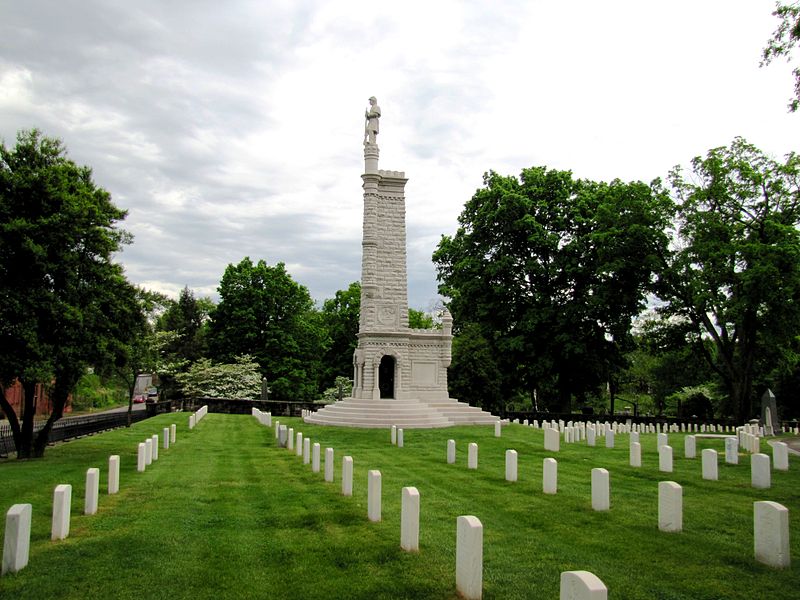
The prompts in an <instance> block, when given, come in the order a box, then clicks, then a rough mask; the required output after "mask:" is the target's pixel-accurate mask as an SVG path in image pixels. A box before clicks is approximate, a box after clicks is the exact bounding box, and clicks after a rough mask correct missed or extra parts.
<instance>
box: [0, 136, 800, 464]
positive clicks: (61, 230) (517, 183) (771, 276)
mask: <svg viewBox="0 0 800 600" xmlns="http://www.w3.org/2000/svg"><path fill="white" fill-rule="evenodd" d="M124 217H125V211H123V210H121V209H119V208H117V207H116V206H114V204H113V203H112V202H111V198H110V195H109V194H108V192H106V191H105V190H103V189H102V188H99V187H98V186H97V185H96V184H95V183H94V182H93V181H92V177H91V170H90V169H89V168H87V167H79V166H77V165H75V164H74V163H73V162H72V161H71V160H69V159H68V158H67V156H66V152H65V151H64V148H63V146H62V145H61V143H60V142H59V141H57V140H53V139H49V138H46V137H44V136H42V135H41V134H40V133H39V132H38V131H29V132H21V133H20V134H19V136H18V139H17V143H16V146H15V147H14V148H6V147H5V146H4V145H2V146H0V385H1V386H2V392H3V393H2V394H0V408H1V409H2V411H3V413H4V414H5V415H6V416H7V418H8V420H9V424H10V426H11V429H12V432H13V435H14V440H15V444H16V447H17V450H18V456H19V457H20V458H26V457H32V456H41V455H42V453H43V452H44V448H45V445H46V442H47V436H48V434H49V431H50V429H51V427H52V425H53V423H54V422H55V421H57V420H58V419H59V418H61V416H62V414H63V410H64V407H65V405H66V402H67V399H68V397H69V394H70V393H71V392H72V391H73V390H74V389H75V387H76V384H77V383H78V381H79V380H80V379H81V377H82V376H84V375H85V374H86V373H87V371H88V370H89V369H91V370H93V372H94V373H95V374H97V375H99V376H102V377H111V376H115V377H117V378H118V379H119V380H121V381H124V382H125V385H126V386H127V388H128V391H129V394H128V396H129V398H131V401H132V396H133V389H134V385H135V383H136V379H137V376H138V375H140V374H142V373H158V375H159V377H160V380H161V391H162V392H163V393H164V394H166V395H167V396H178V395H180V394H184V393H189V394H200V395H203V394H208V395H217V394H223V395H230V396H241V397H257V396H258V395H259V394H260V393H261V388H262V384H263V381H264V379H265V378H266V380H267V381H268V384H269V390H270V397H271V398H274V399H280V400H304V401H310V400H316V399H318V398H319V397H320V396H321V395H323V396H326V397H331V396H332V394H331V393H330V388H333V387H335V385H336V383H337V378H341V377H345V378H349V377H351V374H352V362H351V361H352V354H353V350H354V348H355V345H356V343H357V338H356V333H357V331H358V313H359V302H360V286H359V284H358V283H357V282H356V283H352V284H350V285H349V286H348V287H347V288H346V289H343V290H340V291H338V292H336V294H335V295H334V297H333V298H331V299H329V300H326V301H325V302H324V303H323V305H322V306H321V307H319V308H318V307H316V306H315V305H314V302H313V301H312V299H311V297H310V295H309V293H308V290H307V289H306V288H305V287H304V286H303V285H301V284H299V283H297V282H295V281H294V280H293V279H292V277H291V276H290V274H289V273H288V272H287V271H286V269H285V266H284V265H283V264H282V263H277V264H276V265H275V266H270V265H268V264H267V263H266V262H265V261H263V260H260V261H258V262H253V261H252V260H251V259H250V258H247V257H245V258H244V259H243V260H242V261H240V262H239V263H238V264H231V265H228V267H227V268H226V269H225V272H224V273H223V274H222V278H221V281H220V284H219V288H218V290H219V297H220V300H219V303H218V304H216V305H215V304H214V303H213V302H212V301H211V300H210V299H208V298H197V297H195V295H194V293H193V292H192V291H191V290H190V289H189V288H185V289H184V290H183V291H182V292H181V294H180V297H179V298H178V299H177V300H171V299H169V298H166V297H165V296H163V295H161V294H157V293H154V292H151V291H147V290H143V289H140V288H138V287H136V286H134V285H132V284H130V283H129V282H128V281H127V280H126V278H125V276H124V273H123V271H122V268H121V267H120V265H119V264H117V263H115V262H114V261H113V260H112V257H113V255H114V253H115V252H117V251H119V250H120V249H121V248H122V246H123V245H124V244H126V243H129V242H130V240H131V238H130V236H129V235H128V234H127V233H126V232H125V231H124V230H123V229H121V228H120V227H119V224H120V222H121V221H122V220H123V219H124ZM459 224H460V226H459V229H458V230H457V232H456V233H455V235H453V236H444V237H443V238H442V239H441V241H440V243H439V245H438V248H437V249H436V251H435V253H434V256H433V259H434V262H435V264H436V268H437V271H438V278H439V281H440V291H441V293H442V294H443V295H444V296H446V297H447V298H448V299H449V301H448V306H449V309H450V311H451V312H452V314H453V316H454V319H455V327H456V330H455V339H454V342H453V359H452V366H451V374H450V384H451V394H452V395H453V396H455V397H458V398H460V399H462V400H466V401H469V402H471V403H473V404H478V405H481V406H483V407H484V408H487V409H490V410H503V409H507V408H515V407H516V408H520V407H527V408H530V409H533V410H545V409H546V410H551V411H568V410H574V409H576V408H584V407H589V406H591V407H593V408H598V409H601V410H608V411H611V412H614V411H615V410H616V408H618V407H619V406H620V405H621V404H622V403H624V405H625V406H627V405H629V404H632V405H634V406H637V405H640V406H642V407H646V409H647V410H648V411H652V412H655V413H662V412H674V413H683V414H687V415H688V414H701V415H705V416H712V415H717V416H733V417H736V418H738V419H739V420H743V419H746V418H750V417H751V416H752V415H753V412H754V407H753V402H754V400H755V399H756V398H757V396H758V395H759V394H760V393H761V391H762V390H763V389H764V387H765V386H770V387H772V388H773V389H775V390H776V391H777V392H778V397H779V401H782V403H783V409H784V414H785V415H786V414H789V413H791V412H792V411H794V410H796V407H795V401H794V395H793V394H790V393H787V392H788V391H789V390H795V389H796V385H797V383H798V381H799V380H800V370H799V369H798V365H799V364H800V336H798V332H799V331H800V239H799V238H798V226H800V158H798V156H797V155H795V154H794V153H792V154H789V155H788V156H787V157H786V158H785V160H784V161H776V160H774V159H772V158H770V157H768V156H766V155H764V154H763V153H762V152H761V151H759V150H758V149H757V148H755V147H754V146H752V145H751V144H748V143H747V142H746V141H744V140H742V139H736V140H734V142H733V143H732V144H731V145H730V146H728V147H722V148H716V149H713V150H711V151H709V152H708V153H707V154H706V155H705V156H702V157H701V156H698V157H696V158H695V159H694V160H693V161H692V163H691V167H690V169H689V170H688V171H683V170H681V169H679V168H676V169H674V170H673V171H672V172H671V173H670V174H669V177H668V178H667V181H666V183H662V182H661V181H659V180H656V181H654V182H652V183H651V184H649V185H648V184H644V183H642V182H629V183H625V182H622V181H619V180H613V181H611V182H610V183H605V182H596V181H590V180H584V179H576V178H575V177H573V175H572V173H570V172H569V171H558V170H551V169H547V168H545V167H534V168H530V169H525V170H524V171H523V172H522V174H521V175H520V176H519V177H513V176H502V175H499V174H497V173H488V174H487V175H486V176H485V177H484V185H483V187H482V188H480V189H479V190H477V192H476V193H475V195H474V196H473V197H472V198H471V199H470V200H469V201H468V202H467V203H466V205H465V207H464V210H463V212H462V214H461V215H460V217H459ZM643 314H646V315H649V317H648V318H643V316H642V315H643ZM409 321H410V324H411V326H412V327H431V326H434V325H435V323H434V320H433V318H432V317H431V316H430V315H426V314H425V313H422V312H420V311H415V310H413V309H412V310H410V314H409ZM17 382H18V383H20V384H21V385H22V387H23V389H24V392H25V394H24V397H25V399H24V407H23V410H22V411H21V415H17V414H16V413H15V410H14V408H13V407H12V406H11V404H10V402H9V401H8V400H7V398H6V394H5V391H6V389H7V388H8V387H9V386H11V385H12V384H15V383H17ZM40 382H41V383H45V384H47V385H49V386H50V389H51V398H52V402H53V411H52V413H51V414H50V415H49V418H48V420H47V422H46V424H45V426H44V428H43V429H42V430H41V432H40V433H39V434H38V435H37V436H34V434H33V431H34V424H33V416H34V414H35V402H36V398H35V395H34V391H33V390H34V387H35V384H36V383H40ZM339 383H341V379H339ZM326 390H328V393H326ZM131 406H132V403H131V402H129V410H130V408H131ZM787 410H788V412H787Z"/></svg>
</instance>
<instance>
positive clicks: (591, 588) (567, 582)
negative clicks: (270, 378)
mask: <svg viewBox="0 0 800 600" xmlns="http://www.w3.org/2000/svg"><path fill="white" fill-rule="evenodd" d="M275 438H276V440H277V441H278V445H279V446H280V447H283V448H287V449H289V450H293V449H294V451H295V453H296V455H297V456H302V457H303V464H309V463H310V464H311V471H312V472H313V473H319V472H320V455H321V447H320V445H319V444H318V443H316V442H315V443H313V444H312V443H311V438H308V437H306V438H304V437H303V433H302V432H297V433H295V431H294V429H293V428H291V427H288V426H287V425H281V424H280V421H275ZM390 439H391V442H392V444H395V445H397V446H399V447H402V444H403V429H402V428H398V427H396V426H392V429H391V438H390ZM333 471H334V449H333V448H326V449H325V461H324V473H325V476H324V478H325V482H327V483H333V481H334V473H333ZM381 480H382V476H381V472H380V471H379V470H376V469H371V470H369V471H368V472H367V518H368V519H369V520H370V521H372V522H379V521H380V520H381V516H382V515H381V500H382V484H381ZM342 495H343V496H352V495H353V457H352V456H345V457H343V458H342ZM419 507H420V494H419V490H417V488H415V487H410V486H409V487H404V488H402V490H401V507H400V547H401V548H402V549H403V550H404V551H406V552H419ZM456 589H457V590H458V592H459V593H460V594H461V595H462V596H463V597H464V598H467V599H468V600H470V599H480V598H481V597H482V594H483V526H482V525H481V523H480V521H479V520H478V518H477V517H474V516H460V517H458V519H457V525H456ZM601 589H602V590H603V592H604V593H606V592H605V590H606V588H605V586H604V585H603V583H602V582H601V581H600V579H599V578H597V577H596V576H595V575H593V574H592V573H589V572H588V571H568V572H564V573H562V575H561V598H570V599H574V600H584V599H586V600H593V599H595V598H597V599H598V600H599V599H600V598H606V596H605V595H602V596H601V595H597V594H598V593H599V590H601ZM565 593H567V594H568V595H565ZM592 594H594V595H592Z"/></svg>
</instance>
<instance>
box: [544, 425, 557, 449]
mask: <svg viewBox="0 0 800 600" xmlns="http://www.w3.org/2000/svg"><path fill="white" fill-rule="evenodd" d="M560 444H561V438H560V436H559V431H558V429H553V428H552V427H548V428H547V429H545V430H544V449H545V450H547V451H548V452H558V449H559V446H560Z"/></svg>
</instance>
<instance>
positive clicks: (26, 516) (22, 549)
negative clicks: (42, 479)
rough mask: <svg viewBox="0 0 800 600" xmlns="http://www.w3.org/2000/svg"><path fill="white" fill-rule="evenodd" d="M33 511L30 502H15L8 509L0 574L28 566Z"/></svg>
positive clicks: (14, 571) (13, 571)
mask: <svg viewBox="0 0 800 600" xmlns="http://www.w3.org/2000/svg"><path fill="white" fill-rule="evenodd" d="M32 512H33V507H32V506H31V505H30V504H14V505H13V506H12V507H11V508H9V509H8V512H7V513H6V532H5V537H4V538H3V567H2V570H0V575H5V574H6V573H16V572H17V571H21V570H22V569H24V568H25V567H26V566H27V564H28V555H29V552H30V547H31V513H32Z"/></svg>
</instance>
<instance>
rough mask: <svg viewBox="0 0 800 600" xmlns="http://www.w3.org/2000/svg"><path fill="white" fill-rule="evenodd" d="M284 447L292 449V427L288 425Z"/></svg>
mask: <svg viewBox="0 0 800 600" xmlns="http://www.w3.org/2000/svg"><path fill="white" fill-rule="evenodd" d="M286 449H287V450H294V427H289V432H288V433H287V434H286Z"/></svg>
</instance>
